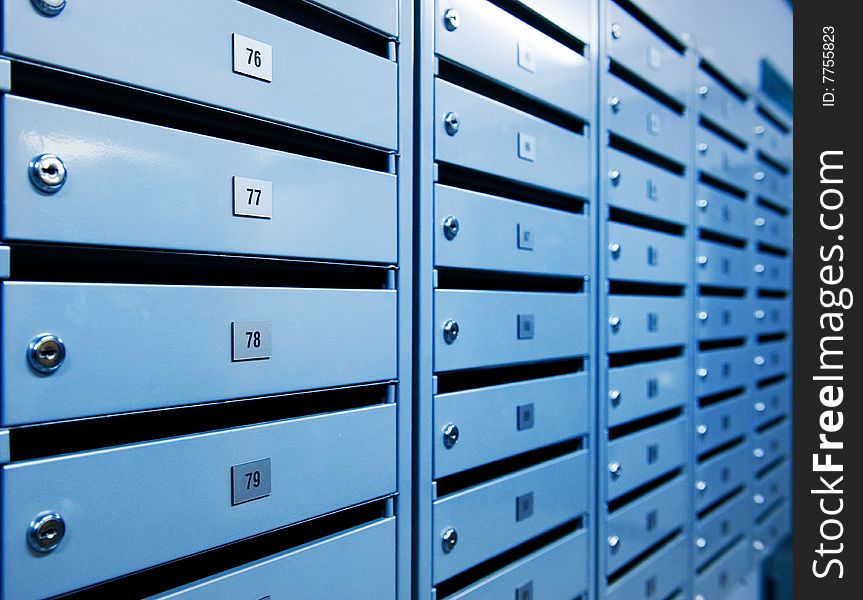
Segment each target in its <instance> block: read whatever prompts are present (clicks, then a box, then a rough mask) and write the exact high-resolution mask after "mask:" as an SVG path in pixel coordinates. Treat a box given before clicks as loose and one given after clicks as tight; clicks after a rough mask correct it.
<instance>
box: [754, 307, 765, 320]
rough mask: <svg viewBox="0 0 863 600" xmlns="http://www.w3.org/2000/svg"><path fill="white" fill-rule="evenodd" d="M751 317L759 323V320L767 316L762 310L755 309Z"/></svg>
mask: <svg viewBox="0 0 863 600" xmlns="http://www.w3.org/2000/svg"><path fill="white" fill-rule="evenodd" d="M753 315H754V316H755V318H756V319H758V320H759V321H760V320H762V319H763V318H764V317H766V316H767V313H765V312H764V311H763V310H761V309H756V311H755V312H754V313H753Z"/></svg>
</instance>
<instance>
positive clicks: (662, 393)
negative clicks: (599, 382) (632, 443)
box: [600, 357, 689, 427]
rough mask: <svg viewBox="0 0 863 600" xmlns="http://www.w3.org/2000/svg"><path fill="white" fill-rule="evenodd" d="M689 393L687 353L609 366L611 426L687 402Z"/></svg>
mask: <svg viewBox="0 0 863 600" xmlns="http://www.w3.org/2000/svg"><path fill="white" fill-rule="evenodd" d="M688 394H689V369H688V361H687V359H686V358H685V357H683V358H673V359H671V360H662V361H656V362H649V363H645V364H638V365H631V366H626V367H615V368H613V369H609V370H608V398H607V400H608V426H609V427H614V426H616V425H620V424H622V423H626V422H627V421H632V420H634V419H638V418H640V417H642V416H645V415H649V414H652V413H658V412H661V411H663V410H668V409H670V408H674V407H675V406H679V405H681V404H683V403H684V402H686V399H687V397H688ZM600 400H601V401H603V399H602V398H601V399H600Z"/></svg>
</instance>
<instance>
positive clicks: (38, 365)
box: [27, 333, 66, 375]
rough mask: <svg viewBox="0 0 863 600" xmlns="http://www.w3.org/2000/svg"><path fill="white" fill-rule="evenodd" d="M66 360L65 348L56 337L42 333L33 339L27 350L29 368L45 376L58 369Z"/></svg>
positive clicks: (61, 341)
mask: <svg viewBox="0 0 863 600" xmlns="http://www.w3.org/2000/svg"><path fill="white" fill-rule="evenodd" d="M65 359H66V346H65V345H64V344H63V340H61V339H60V338H58V337H57V336H56V335H51V334H50V333H43V334H42V335H39V336H37V337H35V338H34V339H33V340H32V341H31V342H30V346H29V347H28V348H27V361H28V362H29V363H30V367H31V368H32V369H33V370H34V371H36V372H38V373H43V374H45V375H50V374H51V373H53V372H54V371H56V370H57V369H59V368H60V365H62V364H63V361H64V360H65Z"/></svg>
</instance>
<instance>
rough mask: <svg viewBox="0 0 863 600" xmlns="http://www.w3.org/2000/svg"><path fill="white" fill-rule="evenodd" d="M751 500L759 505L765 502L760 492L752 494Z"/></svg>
mask: <svg viewBox="0 0 863 600" xmlns="http://www.w3.org/2000/svg"><path fill="white" fill-rule="evenodd" d="M752 501H753V502H755V504H758V505H759V506H760V505H762V504H764V502H765V500H764V496H762V495H761V494H755V495H754V496H752Z"/></svg>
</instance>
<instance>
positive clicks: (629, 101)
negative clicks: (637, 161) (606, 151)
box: [603, 75, 689, 164]
mask: <svg viewBox="0 0 863 600" xmlns="http://www.w3.org/2000/svg"><path fill="white" fill-rule="evenodd" d="M605 94H606V97H605V103H604V108H603V115H604V116H605V123H606V124H607V127H608V128H609V129H610V130H611V131H614V132H615V133H618V134H620V135H622V136H623V137H625V138H628V139H629V140H631V141H633V142H636V143H637V144H640V145H642V146H644V147H646V148H650V149H651V150H653V151H655V152H658V153H659V154H662V155H664V156H666V157H668V158H671V159H673V160H675V161H677V162H678V163H681V164H686V163H688V162H689V150H688V146H689V144H688V141H689V123H688V119H687V117H686V116H685V115H683V114H680V113H678V112H675V111H673V110H671V109H670V108H668V106H666V105H665V104H662V103H660V102H657V101H656V100H654V99H653V98H651V97H650V96H648V95H647V94H645V93H644V92H642V91H641V90H639V89H638V88H636V87H634V86H632V85H630V84H628V83H626V82H625V81H623V80H622V79H619V78H617V77H615V76H613V75H610V76H608V77H606V78H605Z"/></svg>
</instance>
